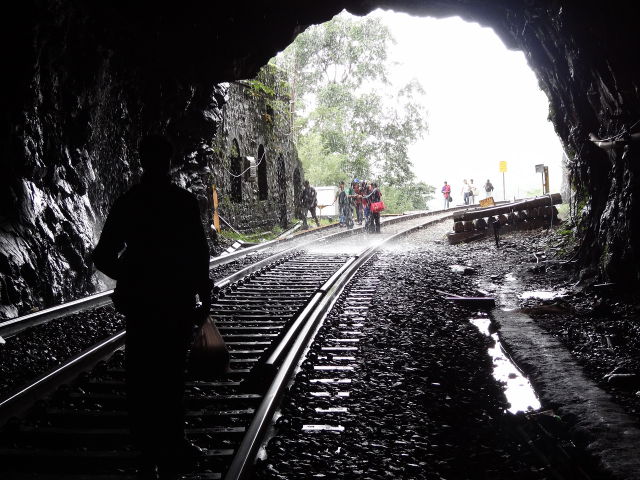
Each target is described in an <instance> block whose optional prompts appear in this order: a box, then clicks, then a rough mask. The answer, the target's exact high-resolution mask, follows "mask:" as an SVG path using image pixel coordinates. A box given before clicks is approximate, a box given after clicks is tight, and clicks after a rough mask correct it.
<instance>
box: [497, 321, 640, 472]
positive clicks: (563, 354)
mask: <svg viewBox="0 0 640 480" xmlns="http://www.w3.org/2000/svg"><path fill="white" fill-rule="evenodd" d="M493 317H494V319H495V320H496V321H497V322H498V323H499V325H500V338H501V339H502V341H503V344H504V345H505V347H506V348H507V350H508V351H509V354H510V355H511V356H512V358H513V359H514V360H515V362H516V363H517V364H518V365H519V366H520V367H521V368H523V369H524V370H525V372H526V374H527V375H528V377H529V380H530V381H531V382H532V384H533V385H534V386H535V389H536V392H537V393H538V395H539V396H540V398H541V400H542V403H543V404H545V405H547V406H549V407H551V408H553V409H554V410H555V411H556V412H557V413H558V414H559V415H560V416H561V417H562V418H563V419H564V420H565V421H567V422H568V423H569V424H571V427H572V428H573V429H574V430H575V432H576V433H577V434H578V435H579V436H580V437H582V438H584V439H585V440H586V443H587V444H588V447H587V448H588V450H589V451H590V453H591V454H593V455H594V456H595V457H596V458H598V459H599V460H600V461H601V463H602V466H603V468H604V469H605V470H606V471H608V472H610V473H611V474H612V475H613V476H614V477H615V478H620V479H625V480H633V479H640V428H638V427H637V421H636V420H635V419H634V418H632V417H631V416H630V415H628V414H626V413H625V412H624V411H623V409H622V407H620V406H619V405H617V404H615V403H614V402H613V401H612V400H611V397H610V396H609V394H607V393H606V392H605V391H604V390H602V389H601V388H599V387H598V386H597V385H596V384H595V383H594V382H593V381H592V380H590V379H589V378H587V376H586V375H585V374H584V372H583V368H582V367H581V366H580V365H579V364H578V363H577V361H576V359H575V358H574V357H573V356H572V355H571V353H570V352H569V351H567V349H566V348H565V347H564V346H563V345H562V344H561V343H560V341H559V340H558V339H556V338H555V337H554V336H553V335H550V334H549V333H548V332H546V331H545V330H543V329H542V328H541V327H539V326H538V325H537V324H536V323H535V322H534V321H533V320H532V319H531V318H530V317H529V316H528V315H525V314H523V313H520V312H517V311H515V310H507V311H505V310H502V309H500V308H496V309H494V311H493Z"/></svg>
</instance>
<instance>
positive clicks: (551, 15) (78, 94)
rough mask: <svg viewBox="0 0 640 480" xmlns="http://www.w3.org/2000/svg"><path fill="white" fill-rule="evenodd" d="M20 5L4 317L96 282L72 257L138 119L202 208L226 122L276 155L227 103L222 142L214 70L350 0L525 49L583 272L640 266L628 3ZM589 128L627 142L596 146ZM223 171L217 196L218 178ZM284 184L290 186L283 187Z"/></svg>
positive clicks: (99, 209) (104, 203)
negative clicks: (461, 21)
mask: <svg viewBox="0 0 640 480" xmlns="http://www.w3.org/2000/svg"><path fill="white" fill-rule="evenodd" d="M14 7H15V8H16V11H14V13H13V14H12V15H5V16H4V23H5V25H4V27H5V28H2V29H1V32H0V34H1V35H3V38H2V48H4V52H3V53H4V55H3V58H4V59H5V64H4V67H5V72H7V73H6V75H5V78H4V81H5V87H4V88H3V89H2V91H1V92H0V98H1V100H2V105H0V106H1V107H2V108H1V115H2V130H1V132H0V147H1V154H2V161H1V162H0V224H1V227H0V228H1V229H2V233H1V234H0V238H1V240H0V242H2V243H1V247H0V251H2V252H3V254H2V255H0V275H1V281H0V299H1V300H0V303H1V304H2V307H0V308H2V309H3V310H2V311H0V315H2V316H7V315H11V314H12V313H15V306H18V308H20V310H21V311H24V309H25V308H27V307H28V306H30V305H42V304H50V303H54V302H57V301H61V300H64V299H66V298H69V296H73V295H75V294H80V293H82V292H84V290H85V289H86V286H87V285H88V284H90V283H91V282H92V279H91V271H90V270H89V269H87V268H82V265H84V262H85V261H86V257H87V253H88V251H89V249H90V247H91V245H92V242H93V239H94V238H95V233H96V232H95V228H96V226H97V225H100V223H101V220H102V218H104V215H105V212H106V211H107V209H108V206H109V204H110V202H111V201H112V199H113V197H114V196H115V195H117V194H119V193H120V192H121V191H123V189H125V188H126V186H127V185H129V184H130V183H131V182H132V181H134V180H135V175H136V172H137V159H136V156H135V154H134V153H133V152H134V150H135V149H134V147H135V142H136V140H137V138H139V136H140V135H141V134H143V133H145V132H147V131H152V130H156V131H157V130H162V131H165V132H167V134H169V136H171V138H172V139H173V141H174V143H175V145H176V147H177V149H178V156H179V157H180V158H185V159H186V161H185V163H184V164H183V165H180V166H179V167H178V169H177V172H176V176H177V178H179V180H180V182H181V183H182V184H183V185H185V186H187V187H190V188H193V189H194V190H196V191H198V192H200V193H199V196H200V199H201V204H202V205H201V206H202V207H203V212H207V211H210V210H207V209H208V208H209V202H210V200H209V199H210V195H209V194H210V191H209V190H208V188H209V187H210V184H211V180H212V176H211V172H207V167H209V169H210V170H212V171H213V172H214V173H216V174H217V173H220V171H221V170H220V169H222V168H223V165H224V162H225V161H227V160H225V158H227V159H228V158H229V157H224V152H228V151H229V150H228V149H229V148H231V147H230V144H229V142H232V141H233V138H235V137H237V141H238V148H237V150H239V151H240V155H251V156H256V155H257V152H256V150H255V149H256V145H257V146H258V147H259V145H260V144H262V143H261V142H264V144H263V146H264V147H265V150H266V151H267V158H268V159H269V165H271V166H273V165H274V160H276V159H277V158H279V156H278V155H275V156H274V155H273V152H270V151H269V148H267V144H268V141H269V140H268V138H267V137H268V132H266V131H264V132H259V133H258V134H257V135H256V137H255V138H253V139H251V138H248V137H246V138H244V139H243V138H242V136H241V135H240V134H239V133H236V132H234V129H237V128H238V122H241V121H242V120H243V113H242V112H240V111H239V110H238V109H235V110H234V112H235V113H234V112H230V115H231V116H234V115H235V119H234V122H229V123H227V124H224V125H223V127H222V129H223V132H224V133H223V135H222V138H221V139H219V141H220V142H223V143H224V144H220V143H219V144H217V145H215V142H213V141H212V132H213V131H214V130H215V129H216V128H219V127H220V125H221V118H222V112H221V106H222V104H223V103H224V101H225V98H226V96H228V91H227V90H226V89H225V88H224V87H221V86H216V85H217V84H219V83H220V82H225V81H233V80H237V79H241V78H252V77H253V76H254V75H255V74H256V73H257V72H258V70H259V68H260V67H261V66H262V65H264V64H265V63H266V62H267V60H268V59H269V58H270V57H271V56H272V55H274V54H275V53H276V52H277V51H279V50H282V49H283V48H285V47H286V46H287V45H288V44H289V43H290V42H291V41H292V39H293V38H294V37H295V35H296V34H297V33H299V32H300V31H302V30H303V29H304V28H305V27H306V26H307V25H309V24H311V23H320V22H322V21H326V20H328V19H330V18H331V17H332V16H333V15H335V14H337V13H338V12H339V11H340V10H342V9H343V8H347V9H348V10H349V11H351V12H352V13H354V14H366V13H368V12H369V11H371V10H372V9H374V8H377V7H382V8H393V9H394V10H399V11H406V12H408V13H411V14H417V15H431V16H436V17H445V16H450V15H459V16H461V17H463V18H465V19H467V20H472V21H477V22H479V23H481V24H483V25H486V26H490V27H492V28H494V29H495V30H496V32H497V33H498V34H499V35H500V37H501V38H502V39H503V41H504V42H505V43H506V44H507V45H508V46H509V47H510V48H514V49H520V50H523V51H524V52H525V54H526V56H527V58H528V60H529V64H530V66H531V67H532V69H533V70H534V72H535V73H536V75H537V77H538V79H539V84H540V86H541V88H542V89H543V90H544V91H545V92H546V93H547V95H548V97H549V102H550V118H551V120H552V121H553V123H554V125H555V128H556V131H557V133H558V135H559V137H560V138H561V140H562V141H563V143H564V145H565V150H566V153H567V156H568V158H569V162H568V170H569V173H570V176H571V179H572V186H573V189H574V192H575V197H576V199H577V205H576V207H577V209H578V212H579V217H580V226H579V229H578V232H577V234H578V237H579V240H580V245H581V246H580V250H579V260H580V262H581V265H582V267H583V274H584V276H594V275H599V276H600V277H601V278H603V279H607V280H612V281H617V282H621V283H624V284H625V285H630V286H637V285H638V283H640V282H639V280H640V262H639V261H638V260H640V258H639V253H638V248H640V243H639V242H640V235H639V233H640V232H639V231H638V230H639V228H640V227H639V226H638V225H639V221H640V215H638V202H639V200H638V197H639V195H640V192H639V191H638V190H639V188H640V187H639V181H638V169H639V168H640V167H639V159H638V146H637V145H635V144H633V143H632V142H630V143H629V144H628V145H624V138H623V137H624V135H623V134H624V132H625V130H631V131H632V132H633V131H636V130H637V129H638V125H636V122H637V121H638V120H640V105H639V96H638V94H639V92H638V79H639V78H640V76H639V75H638V74H639V73H640V72H639V70H640V69H639V61H640V60H639V59H638V55H637V51H638V43H639V42H640V40H639V39H640V37H639V36H638V35H637V33H636V30H637V25H638V23H639V22H638V21H639V20H640V18H639V14H638V13H636V11H635V8H634V5H633V2H622V1H612V2H606V3H604V2H595V1H586V2H568V1H562V0H546V1H545V0H523V1H515V2H503V1H494V2H487V1H483V0H465V1H460V0H439V1H437V2H436V1H433V2H432V1H428V0H425V1H421V2H416V1H414V0H396V1H393V2H391V1H364V0H360V1H358V0H345V1H337V0H329V1H327V2H315V3H314V4H313V5H306V4H305V5H304V6H301V4H300V2H290V1H276V0H274V1H272V2H263V3H257V4H255V5H252V6H251V7H248V6H247V5H244V4H239V3H237V2H235V3H233V2H226V3H224V4H220V3H219V2H183V3H181V4H180V5H179V6H176V5H172V6H165V5H163V4H162V3H161V2H160V3H158V2H155V3H154V2H145V1H141V2H79V1H74V0H58V1H55V0H52V1H50V2H42V1H35V0H33V1H25V2H19V3H18V4H16V5H14ZM425 48H434V46H425ZM229 88H230V89H233V88H236V87H234V86H230V87H229ZM237 88H244V87H239V86H238V87H237ZM265 113H266V112H265ZM232 123H233V124H232ZM634 129H635V130H634ZM590 133H594V134H595V135H597V136H598V137H600V138H603V137H604V138H609V137H613V136H618V135H620V137H616V139H620V140H623V141H622V142H619V143H620V147H619V148H616V149H612V150H609V151H604V150H602V149H600V148H598V147H597V146H596V145H595V144H594V143H593V142H592V141H590V140H589V134H590ZM223 140H224V141H223ZM532 141H535V139H532ZM216 148H217V149H219V152H220V154H219V155H218V154H216ZM523 148H526V146H523ZM276 150H277V149H276ZM215 158H218V160H219V162H218V164H216V160H215ZM283 159H284V163H285V166H284V167H283V168H282V169H281V171H283V172H286V173H283V174H282V175H281V177H283V178H285V177H286V178H289V177H288V175H292V173H291V171H290V169H291V168H292V166H293V165H294V163H295V160H294V158H293V154H291V155H289V156H286V155H283ZM271 170H272V172H273V169H271ZM276 171H277V170H276ZM272 175H273V173H272ZM276 175H277V174H276ZM277 181H278V180H275V179H274V178H273V177H269V180H268V182H270V183H269V185H268V191H269V192H270V193H269V195H271V196H268V197H267V199H260V196H259V192H258V194H257V195H258V199H256V193H255V185H254V184H252V183H250V182H247V183H244V184H243V185H242V186H241V189H242V194H243V195H244V196H246V198H247V199H248V200H249V202H250V203H251V202H253V203H251V204H252V205H254V206H257V207H258V208H259V209H260V208H261V209H262V211H263V212H270V213H272V214H273V215H276V217H278V215H279V217H287V215H289V213H287V211H286V209H283V211H282V212H280V213H279V214H274V213H273V212H275V211H277V208H274V204H273V203H269V202H273V200H274V198H273V195H274V194H275V190H274V189H275V188H276V187H274V182H277ZM220 187H221V189H222V196H223V197H224V195H225V189H226V188H227V185H225V184H224V178H222V177H221V179H220ZM287 188H289V187H287ZM258 190H259V189H258ZM278 195H281V197H280V198H281V199H283V200H286V199H289V198H291V196H292V192H291V191H289V190H287V189H282V191H280V192H278ZM287 201H288V200H287ZM260 202H262V203H260ZM223 211H224V214H225V215H226V216H227V217H229V219H228V220H229V221H230V223H231V222H234V221H238V222H239V221H246V218H243V216H246V212H243V210H242V207H241V206H239V205H235V204H232V203H229V202H227V203H223ZM276 217H272V218H276ZM204 220H205V221H207V222H208V221H209V219H208V218H205V219H204ZM38 239H41V240H42V242H40V241H39V240H38ZM43 245H44V246H46V247H45V248H42V246H43Z"/></svg>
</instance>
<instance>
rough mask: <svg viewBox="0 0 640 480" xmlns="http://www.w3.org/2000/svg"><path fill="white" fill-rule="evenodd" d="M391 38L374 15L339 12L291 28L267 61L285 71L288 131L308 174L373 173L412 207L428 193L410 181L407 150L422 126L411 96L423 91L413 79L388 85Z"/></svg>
mask: <svg viewBox="0 0 640 480" xmlns="http://www.w3.org/2000/svg"><path fill="white" fill-rule="evenodd" d="M393 41H394V40H393V38H392V36H391V34H390V32H389V30H388V28H387V27H386V26H385V25H384V24H383V23H382V21H381V19H380V18H376V17H364V18H356V17H352V16H351V15H349V14H340V15H338V16H336V17H335V18H334V19H333V20H331V21H329V22H327V23H325V24H322V25H316V26H312V27H310V28H309V29H307V30H306V31H305V32H303V33H302V34H300V35H298V37H297V38H296V39H295V41H294V42H293V43H292V44H291V45H290V46H289V47H288V48H287V49H286V50H285V51H284V52H282V53H281V54H279V55H278V56H277V57H276V58H275V59H274V60H273V62H274V63H275V64H276V65H277V66H278V67H279V68H281V69H283V70H284V71H286V72H287V76H288V79H289V84H290V89H291V98H292V101H291V115H292V124H293V125H294V130H293V132H292V135H293V138H294V140H295V141H296V144H297V146H298V151H299V154H300V158H301V159H302V162H303V165H304V168H305V172H306V176H307V178H308V179H309V180H310V181H311V182H312V183H314V184H335V183H336V182H337V181H338V180H340V179H344V180H347V179H349V178H353V177H358V178H367V179H376V180H378V182H379V183H380V184H381V186H382V188H383V189H386V188H394V189H398V192H399V193H398V194H397V195H396V194H395V193H394V194H393V195H392V196H388V197H387V198H388V201H391V202H392V204H393V203H394V202H397V206H398V208H399V207H400V206H401V205H402V206H411V207H412V208H406V209H413V208H418V207H416V206H415V205H416V204H424V203H425V199H424V196H423V195H425V194H426V195H428V194H429V189H428V188H426V187H428V186H425V185H424V184H422V186H419V184H417V183H416V182H415V176H414V174H413V172H412V169H411V167H412V165H411V161H410V159H409V155H408V148H409V146H410V145H411V144H412V143H414V142H415V141H416V140H417V139H418V138H420V137H421V136H422V134H423V133H424V132H425V131H426V129H427V124H426V121H425V118H426V112H425V111H424V108H423V107H422V105H421V104H420V102H419V101H418V100H419V96H420V95H423V93H424V92H423V90H422V87H421V86H420V84H419V83H418V82H416V81H413V82H410V83H409V84H407V85H405V86H403V87H402V88H400V89H396V90H395V91H394V88H392V86H391V85H389V80H388V69H389V61H388V58H387V50H388V46H389V44H391V43H392V42H393ZM382 92H384V95H383V94H382ZM407 195H415V196H416V200H415V201H412V200H411V199H408V198H407ZM385 203H386V202H385ZM389 207H390V208H394V207H393V205H390V206H389ZM423 208H424V207H423Z"/></svg>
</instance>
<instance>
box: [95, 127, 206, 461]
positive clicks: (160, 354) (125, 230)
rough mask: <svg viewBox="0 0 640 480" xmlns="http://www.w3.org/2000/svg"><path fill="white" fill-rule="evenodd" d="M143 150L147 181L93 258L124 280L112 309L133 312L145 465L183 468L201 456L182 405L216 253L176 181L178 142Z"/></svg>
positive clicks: (128, 199) (123, 204)
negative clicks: (188, 437)
mask: <svg viewBox="0 0 640 480" xmlns="http://www.w3.org/2000/svg"><path fill="white" fill-rule="evenodd" d="M139 150H140V160H141V163H142V168H143V170H144V173H143V175H142V181H141V183H139V184H138V185H135V186H133V187H132V188H131V189H130V190H129V191H128V192H127V193H125V194H124V195H122V196H121V197H120V198H118V199H117V200H116V202H115V203H114V204H113V207H112V209H111V212H110V213H109V216H108V218H107V221H106V223H105V225H104V229H103V230H102V235H101V237H100V241H99V242H98V245H97V246H96V248H95V250H94V252H93V261H94V263H95V265H96V267H97V268H98V269H99V270H101V271H102V272H104V273H105V274H107V275H108V276H109V277H111V278H113V279H115V280H117V286H116V289H115V293H114V304H115V305H116V308H117V309H118V310H119V311H120V312H122V313H124V315H125V316H126V326H127V335H126V351H125V358H126V382H127V399H128V404H129V415H130V423H131V432H132V435H133V437H134V440H135V441H136V444H137V446H138V447H139V448H140V450H141V452H142V462H143V467H144V468H145V469H146V470H149V471H150V470H152V469H155V467H154V465H157V466H158V469H159V471H161V472H162V471H163V470H166V471H175V469H178V468H180V467H183V466H185V465H187V464H188V460H189V459H191V458H193V457H194V456H197V455H198V454H201V453H202V450H201V449H199V448H198V447H196V446H195V445H192V444H191V443H190V442H188V441H187V440H186V438H185V435H184V408H183V405H182V399H183V394H184V382H185V378H184V371H185V364H186V355H187V350H188V347H189V342H190V340H191V332H192V327H193V326H194V325H195V324H198V323H199V322H201V321H202V320H203V318H204V316H205V315H206V314H207V313H208V310H209V305H210V282H209V249H208V245H207V240H206V237H205V233H204V229H203V227H202V223H201V221H200V212H199V207H198V202H197V200H196V198H195V196H194V195H193V194H191V193H189V192H188V191H186V190H184V189H182V188H180V187H178V186H176V185H173V184H171V182H170V179H169V170H170V167H171V157H172V155H173V149H172V147H171V144H170V143H169V142H168V141H167V140H166V139H165V138H164V137H162V136H158V135H151V136H147V137H145V138H143V139H142V140H141V142H140V149H139ZM196 294H197V295H198V296H199V297H200V301H201V302H202V307H201V308H200V309H197V308H196Z"/></svg>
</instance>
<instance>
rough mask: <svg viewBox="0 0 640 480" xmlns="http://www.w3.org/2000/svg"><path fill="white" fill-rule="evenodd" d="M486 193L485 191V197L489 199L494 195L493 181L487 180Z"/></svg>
mask: <svg viewBox="0 0 640 480" xmlns="http://www.w3.org/2000/svg"><path fill="white" fill-rule="evenodd" d="M484 191H485V197H484V198H489V197H490V196H491V195H492V192H493V184H492V183H491V181H490V180H489V179H488V178H487V183H485V184H484Z"/></svg>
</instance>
